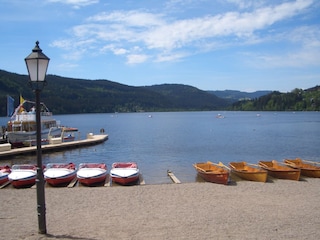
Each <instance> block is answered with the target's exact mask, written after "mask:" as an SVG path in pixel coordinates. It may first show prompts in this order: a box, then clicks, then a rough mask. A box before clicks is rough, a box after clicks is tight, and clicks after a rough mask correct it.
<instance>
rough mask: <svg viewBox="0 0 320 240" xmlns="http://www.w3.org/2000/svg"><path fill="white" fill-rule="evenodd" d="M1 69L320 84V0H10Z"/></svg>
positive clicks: (211, 86) (219, 83)
mask: <svg viewBox="0 0 320 240" xmlns="http://www.w3.org/2000/svg"><path fill="white" fill-rule="evenodd" d="M0 6H1V7H0V29H1V30H0V32H1V37H0V49H1V53H2V57H1V58H0V69H3V70H6V71H10V72H15V73H19V74H27V69H26V67H25V63H24V58H25V57H26V56H27V55H29V53H30V52H31V50H32V48H33V47H34V45H35V42H36V41H37V40H38V41H39V42H40V47H41V48H42V50H43V52H44V53H45V54H46V55H47V56H48V57H49V58H50V59H51V60H50V64H49V69H48V74H55V75H60V76H64V77H72V78H81V79H90V80H95V79H107V80H111V81H114V82H118V83H122V84H126V85H130V86H149V85H154V84H163V83H179V84H186V85H191V86H195V87H197V88H199V89H202V90H225V89H232V90H241V91H255V90H278V91H282V92H289V91H291V90H293V89H294V88H303V89H306V88H309V87H314V86H316V85H319V84H320V14H319V12H320V1H318V0H167V1H166V0H163V1H157V0H28V1H25V0H0Z"/></svg>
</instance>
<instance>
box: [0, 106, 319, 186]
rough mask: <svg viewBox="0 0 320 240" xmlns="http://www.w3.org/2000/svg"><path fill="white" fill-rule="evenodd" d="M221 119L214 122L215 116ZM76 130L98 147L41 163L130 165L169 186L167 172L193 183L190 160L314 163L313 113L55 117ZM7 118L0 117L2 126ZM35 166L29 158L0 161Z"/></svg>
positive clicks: (59, 154) (316, 144) (316, 135)
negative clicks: (96, 139)
mask: <svg viewBox="0 0 320 240" xmlns="http://www.w3.org/2000/svg"><path fill="white" fill-rule="evenodd" d="M219 113H220V114H222V115H223V116H224V118H216V116H217V114H219ZM55 118H56V119H57V120H60V121H61V124H62V125H64V126H70V127H77V128H78V129H79V132H80V133H79V134H78V133H76V137H77V139H78V138H79V137H80V138H82V139H83V138H85V136H86V134H87V133H89V132H92V133H94V134H99V131H100V129H102V128H103V129H104V130H105V132H106V133H107V134H108V135H109V139H108V140H107V141H106V142H104V143H102V144H99V145H95V146H90V147H85V148H79V149H73V150H69V151H64V152H56V153H50V154H43V158H42V159H43V163H44V164H46V163H50V162H51V163H53V162H74V163H76V164H79V163H81V162H104V163H106V164H107V166H108V168H110V167H111V164H112V163H113V162H116V161H136V162H137V163H138V165H139V168H140V171H141V172H142V174H143V177H144V179H145V181H146V184H158V183H170V182H171V180H170V179H169V178H168V177H167V170H168V169H169V170H171V171H173V172H174V173H175V175H176V176H177V177H178V178H179V179H180V180H181V181H182V182H194V181H197V180H198V178H197V174H196V172H195V170H194V169H193V167H192V164H193V163H195V162H203V161H207V160H210V161H213V162H218V161H221V162H223V163H225V164H228V163H229V162H231V161H247V162H250V163H257V162H258V161H259V160H273V159H275V160H278V161H283V159H284V158H296V157H301V158H303V159H308V160H314V161H320V147H319V146H320V113H319V112H295V113H293V112H259V113H258V112H170V113H167V112H164V113H162V112H161V113H118V114H79V115H56V116H55ZM7 120H8V118H0V124H1V125H5V123H6V121H7ZM0 161H1V162H0V163H1V164H10V165H12V164H15V163H31V162H33V163H35V162H36V157H35V156H19V157H13V158H10V159H3V160H0Z"/></svg>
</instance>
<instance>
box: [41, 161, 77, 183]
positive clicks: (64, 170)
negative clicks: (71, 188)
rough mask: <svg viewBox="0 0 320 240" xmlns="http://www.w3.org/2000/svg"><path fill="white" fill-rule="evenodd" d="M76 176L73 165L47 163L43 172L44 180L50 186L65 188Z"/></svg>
mask: <svg viewBox="0 0 320 240" xmlns="http://www.w3.org/2000/svg"><path fill="white" fill-rule="evenodd" d="M76 174H77V171H76V165H75V164H74V163H48V164H47V166H46V168H45V170H44V173H43V175H44V179H45V180H46V182H47V183H49V184H50V185H51V186H66V185H68V184H69V183H70V182H71V181H72V180H73V179H75V177H76Z"/></svg>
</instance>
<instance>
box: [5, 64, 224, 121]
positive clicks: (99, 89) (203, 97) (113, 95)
mask: <svg viewBox="0 0 320 240" xmlns="http://www.w3.org/2000/svg"><path fill="white" fill-rule="evenodd" d="M46 80H47V86H45V88H44V89H43V91H42V92H41V101H43V102H44V103H45V104H46V105H47V107H48V108H49V109H50V110H51V111H52V112H53V113H54V114H74V113H107V112H136V111H202V110H218V109H224V108H226V107H227V106H228V105H229V101H228V100H225V99H221V98H218V97H217V96H215V95H213V94H210V93H208V92H206V91H202V90H199V89H197V88H195V87H192V86H186V85H181V84H164V85H156V86H150V87H149V86H148V87H132V86H127V85H123V84H119V83H116V82H112V81H108V80H83V79H73V78H65V77H60V76H55V75H48V76H47V77H46ZM20 94H21V95H22V96H23V98H24V99H28V100H33V99H34V98H35V97H34V93H33V91H32V90H31V88H30V86H29V85H28V76H27V75H21V74H15V73H10V72H6V71H3V70H0V102H1V106H0V116H5V115H6V98H7V95H9V96H11V97H13V98H14V99H15V106H17V105H18V104H19V96H20Z"/></svg>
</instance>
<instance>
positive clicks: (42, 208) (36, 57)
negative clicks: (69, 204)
mask: <svg viewBox="0 0 320 240" xmlns="http://www.w3.org/2000/svg"><path fill="white" fill-rule="evenodd" d="M49 60H50V59H49V58H48V57H47V56H46V55H44V54H43V53H42V50H41V49H40V47H39V42H38V41H37V42H36V46H35V47H34V48H33V49H32V53H31V54H30V55H29V56H28V57H26V58H25V62H26V65H27V69H28V73H29V77H30V80H29V83H30V86H31V88H32V89H33V91H34V92H35V94H36V124H37V180H36V185H37V211H38V224H39V233H41V234H46V233H47V227H46V204H45V195H44V177H43V168H42V158H41V155H42V152H41V118H40V112H41V108H40V92H41V90H42V89H43V87H44V86H45V84H46V81H45V76H46V72H47V68H48V64H49Z"/></svg>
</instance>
